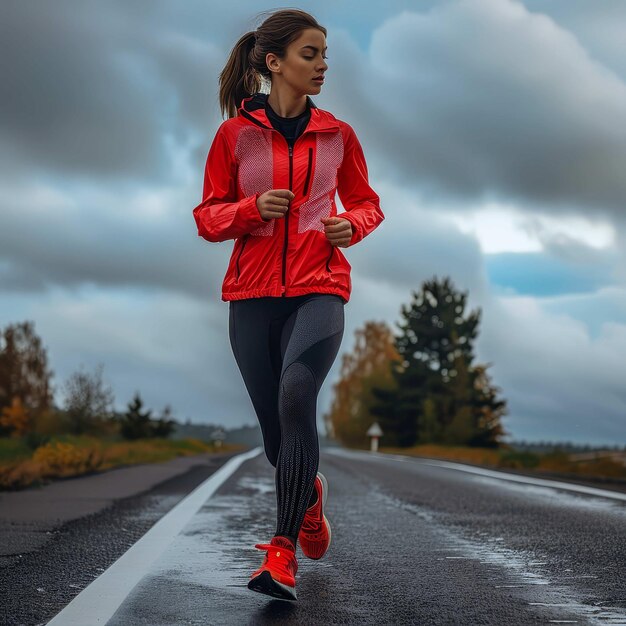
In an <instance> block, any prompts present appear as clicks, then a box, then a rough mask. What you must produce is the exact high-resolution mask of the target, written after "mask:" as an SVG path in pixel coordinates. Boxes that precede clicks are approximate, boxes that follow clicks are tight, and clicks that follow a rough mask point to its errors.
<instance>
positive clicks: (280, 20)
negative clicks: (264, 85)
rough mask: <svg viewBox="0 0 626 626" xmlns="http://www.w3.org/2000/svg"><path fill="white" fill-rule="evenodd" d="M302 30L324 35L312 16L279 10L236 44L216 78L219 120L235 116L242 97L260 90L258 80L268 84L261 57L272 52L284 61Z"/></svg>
mask: <svg viewBox="0 0 626 626" xmlns="http://www.w3.org/2000/svg"><path fill="white" fill-rule="evenodd" d="M306 28H318V29H319V30H321V31H322V32H323V33H324V36H326V29H325V28H324V27H323V26H321V25H320V24H318V23H317V20H316V19H315V18H314V17H313V16H312V15H309V14H308V13H306V12H305V11H301V10H299V9H282V10H279V11H276V12H275V13H272V15H270V17H268V18H267V19H266V20H265V21H264V22H263V23H262V24H261V26H259V27H258V28H257V29H256V31H254V30H253V31H250V32H248V33H246V34H245V35H243V37H241V38H240V39H239V41H237V43H236V44H235V46H234V47H233V49H232V50H231V51H230V55H229V57H228V61H227V62H226V65H225V66H224V69H223V70H222V71H221V73H220V77H219V83H220V94H219V101H220V108H221V110H222V117H223V116H224V113H228V117H229V118H230V117H235V116H236V115H237V108H238V107H239V105H240V104H241V101H242V100H243V98H246V97H248V96H251V95H253V94H255V93H257V92H259V91H260V90H261V79H262V78H265V79H267V80H269V81H271V74H272V73H271V72H270V70H269V69H268V67H267V64H266V62H265V56H266V55H267V54H268V53H269V52H272V53H274V54H275V55H276V56H277V57H279V58H281V59H282V58H284V57H285V55H286V53H287V46H288V45H289V44H290V43H291V42H292V41H295V40H296V39H297V38H298V37H299V36H300V33H301V32H302V31H303V30H305V29H306Z"/></svg>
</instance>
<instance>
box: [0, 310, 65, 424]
mask: <svg viewBox="0 0 626 626" xmlns="http://www.w3.org/2000/svg"><path fill="white" fill-rule="evenodd" d="M52 375H53V372H52V370H49V369H48V355H47V351H46V349H45V348H44V347H43V346H42V342H41V339H40V338H39V337H38V336H37V334H36V333H35V326H34V322H30V321H26V322H22V323H17V324H9V325H8V326H7V327H6V328H4V329H3V330H2V332H1V333H0V412H1V411H2V410H3V409H5V408H8V409H9V410H11V407H12V406H13V404H14V402H15V398H18V399H19V402H20V403H21V405H22V407H23V409H24V411H26V413H28V414H30V415H31V417H35V416H37V415H39V414H41V413H43V412H45V411H47V410H49V409H50V407H51V406H52V402H53V397H52V396H53V393H52V386H51V378H52ZM9 430H10V429H9V428H8V427H6V426H0V436H1V435H6V434H8V432H9Z"/></svg>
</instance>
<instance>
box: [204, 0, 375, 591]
mask: <svg viewBox="0 0 626 626" xmlns="http://www.w3.org/2000/svg"><path fill="white" fill-rule="evenodd" d="M326 49H327V47H326V29H325V28H324V27H323V26H321V25H320V24H318V23H317V21H316V20H315V19H314V18H313V17H312V16H311V15H309V14H308V13H305V12H304V11H300V10H294V9H287V10H279V11H276V12H274V13H273V14H271V15H270V17H268V18H267V19H266V20H265V21H264V22H263V23H262V24H261V26H259V27H258V28H257V30H256V31H251V32H248V33H246V34H245V35H244V36H242V37H241V38H240V39H239V41H237V43H236V44H235V46H234V48H233V49H232V51H231V53H230V56H229V58H228V61H227V63H226V66H225V67H224V69H223V71H222V72H221V74H220V94H219V98H220V106H221V110H222V115H224V113H227V114H228V119H226V120H225V121H223V122H222V123H221V125H220V126H219V128H218V130H217V133H216V135H215V137H214V139H213V142H212V145H211V147H210V149H209V153H208V157H207V161H206V168H205V174H204V189H203V197H202V202H201V203H200V204H199V205H198V206H197V207H195V208H194V210H193V215H194V218H195V221H196V224H197V227H198V235H199V236H200V237H203V238H204V239H206V240H207V241H210V242H221V241H226V240H229V239H232V240H234V245H233V250H232V254H231V257H230V262H229V264H228V268H227V270H226V275H225V277H224V281H223V284H222V300H223V301H224V302H229V335H230V344H231V347H232V350H233V354H234V357H235V360H236V362H237V365H238V367H239V370H240V372H241V375H242V378H243V381H244V383H245V386H246V389H247V391H248V393H249V395H250V399H251V401H252V404H253V407H254V410H255V412H256V415H257V417H258V420H259V423H260V426H261V432H262V435H263V442H264V450H265V454H266V456H267V458H268V460H269V462H270V463H271V464H272V466H273V467H274V468H275V484H276V499H277V523H276V533H275V534H274V536H273V537H272V538H271V540H270V541H269V542H265V543H257V544H256V545H255V547H256V548H258V549H260V550H264V551H265V552H266V554H265V556H264V559H263V563H262V565H261V566H260V567H259V568H258V569H257V570H256V571H255V572H254V573H253V574H252V575H251V576H250V579H249V581H248V587H249V588H250V589H252V590H254V591H259V592H261V593H266V594H269V595H271V596H273V597H276V598H280V599H287V600H295V599H296V588H295V587H296V581H295V575H296V572H297V569H298V562H297V559H296V545H297V543H299V544H300V548H301V550H302V552H303V554H304V555H305V556H306V557H308V558H311V559H320V558H321V557H322V556H324V554H325V553H326V551H327V550H328V546H329V544H330V539H331V528H330V524H329V522H328V519H327V517H326V516H325V514H324V507H325V504H326V498H327V494H328V483H327V480H326V478H325V477H324V475H323V474H321V473H320V472H319V471H318V468H319V441H318V434H317V425H316V404H317V396H318V393H319V391H320V387H321V386H322V383H323V382H324V379H325V378H326V375H327V374H328V372H329V370H330V368H331V366H332V364H333V362H334V360H335V357H336V356H337V353H338V351H339V346H340V344H341V340H342V337H343V331H344V306H345V304H346V303H347V302H348V301H349V299H350V293H351V289H352V284H351V280H350V270H351V266H350V264H349V263H348V261H347V259H346V257H345V256H344V254H343V253H342V252H341V250H340V248H348V247H350V246H353V245H355V244H357V243H359V242H360V241H361V240H362V239H363V238H364V237H365V236H367V235H368V234H369V233H371V232H372V231H373V230H374V229H375V228H376V227H377V226H378V225H379V224H380V223H381V222H382V221H383V220H384V215H383V213H382V211H381V209H380V199H379V196H378V195H377V194H376V193H375V192H374V190H373V189H372V188H371V187H370V185H369V182H368V171H367V165H366V162H365V158H364V155H363V150H362V147H361V145H360V143H359V140H358V139H357V137H356V134H355V132H354V130H353V129H352V127H351V126H350V125H349V124H347V123H346V122H344V121H342V120H339V119H337V118H336V117H335V116H334V115H332V114H331V113H330V112H328V111H324V110H322V109H320V108H318V107H317V106H316V105H315V104H314V103H313V101H312V100H311V98H310V96H311V95H317V94H319V93H320V91H321V89H322V85H323V82H324V75H325V74H326V71H327V69H328V64H327V63H326V58H327V57H326ZM262 82H265V85H266V86H267V84H268V83H269V85H270V91H269V94H268V93H267V91H264V92H262V91H261V87H262ZM335 192H338V194H339V198H340V199H341V203H342V205H343V207H344V208H345V211H344V212H343V213H341V214H340V215H337V206H336V204H335Z"/></svg>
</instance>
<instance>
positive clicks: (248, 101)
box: [237, 92, 339, 130]
mask: <svg viewBox="0 0 626 626" xmlns="http://www.w3.org/2000/svg"><path fill="white" fill-rule="evenodd" d="M267 97H268V94H266V93H262V92H259V93H255V94H253V95H251V96H249V97H247V98H244V99H243V100H242V101H241V104H240V105H239V108H238V109H237V114H238V115H240V116H241V117H244V118H246V119H247V120H250V121H251V122H252V123H254V124H257V125H259V126H263V127H265V128H273V126H272V123H271V122H270V120H269V118H268V117H267V113H266V112H265V106H266V103H267ZM306 103H307V107H309V109H310V111H311V119H310V120H309V123H308V125H307V127H306V130H339V122H338V120H337V118H336V117H335V116H334V115H333V114H332V113H330V112H329V111H324V110H323V109H319V108H317V106H316V105H315V103H314V102H313V100H311V97H310V96H307V97H306Z"/></svg>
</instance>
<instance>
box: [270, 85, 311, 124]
mask: <svg viewBox="0 0 626 626" xmlns="http://www.w3.org/2000/svg"><path fill="white" fill-rule="evenodd" d="M267 102H268V104H269V105H270V106H271V107H272V110H273V111H274V113H276V115H280V117H296V116H297V115H300V114H301V113H304V111H305V110H306V95H304V96H297V97H295V96H293V95H291V94H287V93H283V94H280V95H279V94H278V92H277V91H276V90H272V91H271V92H270V94H269V95H268V97H267Z"/></svg>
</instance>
